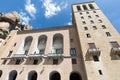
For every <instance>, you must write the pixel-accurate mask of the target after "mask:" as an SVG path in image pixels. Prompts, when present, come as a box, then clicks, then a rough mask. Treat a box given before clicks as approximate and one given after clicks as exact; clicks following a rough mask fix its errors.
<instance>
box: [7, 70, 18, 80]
mask: <svg viewBox="0 0 120 80" xmlns="http://www.w3.org/2000/svg"><path fill="white" fill-rule="evenodd" d="M16 77H17V71H16V70H13V71H11V72H10V73H9V79H8V80H16Z"/></svg>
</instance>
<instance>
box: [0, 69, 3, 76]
mask: <svg viewBox="0 0 120 80" xmlns="http://www.w3.org/2000/svg"><path fill="white" fill-rule="evenodd" d="M2 73H3V71H2V70H0V78H1V76H2Z"/></svg>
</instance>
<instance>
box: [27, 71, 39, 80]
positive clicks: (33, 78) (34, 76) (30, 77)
mask: <svg viewBox="0 0 120 80" xmlns="http://www.w3.org/2000/svg"><path fill="white" fill-rule="evenodd" d="M28 80H37V72H36V71H31V72H29V74H28Z"/></svg>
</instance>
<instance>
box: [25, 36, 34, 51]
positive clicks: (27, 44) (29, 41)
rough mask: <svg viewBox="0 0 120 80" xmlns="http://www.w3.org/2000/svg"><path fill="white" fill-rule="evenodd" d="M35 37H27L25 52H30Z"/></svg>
mask: <svg viewBox="0 0 120 80" xmlns="http://www.w3.org/2000/svg"><path fill="white" fill-rule="evenodd" d="M32 40H33V37H32V36H27V37H26V38H25V41H24V50H25V51H26V52H28V50H29V48H30V46H31V43H32Z"/></svg>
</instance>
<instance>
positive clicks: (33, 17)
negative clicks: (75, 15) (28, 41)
mask: <svg viewBox="0 0 120 80" xmlns="http://www.w3.org/2000/svg"><path fill="white" fill-rule="evenodd" d="M86 1H90V0H0V12H3V13H5V12H10V11H17V12H18V13H19V14H20V16H21V19H22V23H23V24H31V25H32V26H33V28H34V29H37V28H47V27H56V26H64V25H70V24H71V20H72V17H71V15H72V14H71V10H72V9H71V4H74V3H80V2H86ZM95 2H96V3H97V5H98V6H99V7H100V9H102V11H103V12H104V14H105V15H106V16H107V17H108V19H109V20H110V21H111V22H112V24H113V25H114V26H115V28H116V29H117V31H118V32H119V33H120V27H119V26H120V9H119V8H120V5H119V3H120V0H95Z"/></svg>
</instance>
